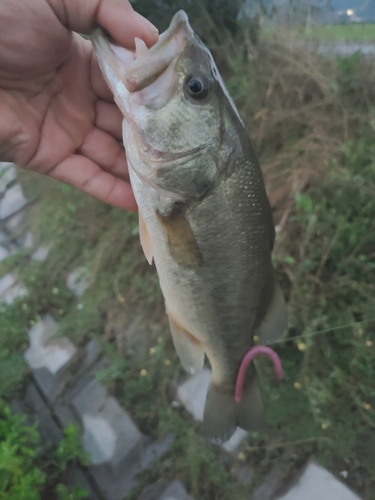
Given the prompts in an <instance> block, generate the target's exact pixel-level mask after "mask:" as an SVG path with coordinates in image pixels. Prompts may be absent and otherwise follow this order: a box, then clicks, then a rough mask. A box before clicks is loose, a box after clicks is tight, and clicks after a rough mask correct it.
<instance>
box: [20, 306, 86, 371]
mask: <svg viewBox="0 0 375 500" xmlns="http://www.w3.org/2000/svg"><path fill="white" fill-rule="evenodd" d="M56 331H57V323H56V322H55V321H54V319H53V318H52V316H50V315H46V316H45V317H44V318H43V319H42V320H40V321H38V323H36V324H35V325H34V326H33V327H32V328H31V330H30V331H29V339H30V347H29V348H28V349H27V350H26V352H25V354H24V357H25V360H26V362H27V364H28V365H29V366H30V368H31V369H33V370H36V369H38V368H46V369H47V370H48V371H49V372H50V373H51V374H56V373H57V372H58V371H59V370H60V369H61V368H62V367H63V366H65V365H66V364H67V363H68V362H69V361H70V360H71V359H72V357H73V356H74V354H75V353H76V350H77V349H76V347H75V346H74V345H73V344H72V342H71V341H70V340H69V339H68V338H66V337H62V338H58V337H55V338H53V336H54V334H55V333H56Z"/></svg>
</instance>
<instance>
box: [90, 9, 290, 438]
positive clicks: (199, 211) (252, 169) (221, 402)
mask: <svg viewBox="0 0 375 500" xmlns="http://www.w3.org/2000/svg"><path fill="white" fill-rule="evenodd" d="M92 41H93V43H94V47H95V51H96V54H97V57H98V60H99V64H100V66H101V69H102V72H103V74H104V76H105V78H106V80H107V82H108V84H109V86H110V88H111V89H112V91H113V94H114V97H115V101H116V103H117V105H118V106H119V108H120V110H121V111H122V113H123V115H124V122H123V142H124V146H125V149H126V155H127V159H128V165H129V174H130V180H131V184H132V187H133V190H134V194H135V198H136V200H137V203H138V207H139V228H140V238H141V243H142V247H143V249H144V253H145V255H146V257H147V259H148V261H149V262H150V263H151V262H152V260H154V261H155V266H156V269H157V272H158V275H159V280H160V286H161V289H162V292H163V295H164V298H165V305H166V311H167V314H168V317H169V323H170V329H171V332H172V337H173V342H174V345H175V348H176V351H177V354H178V356H179V357H180V360H181V363H182V364H183V366H184V367H185V369H186V370H187V371H188V372H189V373H191V374H194V373H197V372H199V371H200V370H202V368H203V364H204V359H205V355H206V356H207V358H208V360H209V362H210V364H211V368H212V381H211V386H210V389H209V392H208V395H207V401H206V407H205V411H204V421H203V425H202V431H203V433H204V434H206V435H207V436H209V437H214V438H220V439H227V438H228V437H229V436H230V434H231V433H232V432H233V431H234V430H235V428H236V426H237V425H238V426H240V427H242V428H243V429H247V430H251V431H253V430H258V429H259V428H261V427H262V424H263V422H264V417H263V403H262V398H261V394H260V389H259V386H258V380H257V373H256V370H255V367H254V366H249V368H248V370H247V372H246V376H245V380H244V389H243V396H242V399H241V402H236V401H235V398H234V392H235V385H236V378H237V373H238V370H239V366H240V364H241V360H242V358H243V357H244V355H245V353H246V352H247V351H248V350H249V349H250V348H251V347H253V345H254V336H257V337H255V338H258V339H259V342H260V343H262V344H267V343H270V342H272V341H274V340H276V339H277V338H279V337H280V336H281V335H282V334H283V333H284V331H285V329H286V327H287V314H286V307H285V303H284V299H283V295H282V293H281V291H280V288H279V286H278V285H277V283H276V281H275V276H274V270H273V266H272V261H271V252H272V247H273V242H274V225H273V221H272V214H271V209H270V205H269V202H268V199H267V195H266V192H265V188H264V183H263V178H262V173H261V170H260V167H259V164H258V161H257V158H256V155H255V153H254V150H253V147H252V144H251V141H250V137H249V135H248V133H247V131H246V129H245V127H244V124H243V122H242V120H241V118H240V116H239V113H238V111H237V109H236V107H235V105H234V103H233V102H232V100H231V98H230V96H229V95H228V93H227V91H226V89H225V86H224V84H223V82H222V80H221V77H220V75H219V72H218V70H217V68H216V65H215V63H214V61H213V58H212V56H211V54H210V52H209V50H208V49H207V48H206V47H205V45H204V44H203V43H202V41H201V40H200V39H199V38H198V36H197V35H196V34H195V33H194V31H193V30H192V28H191V27H190V25H189V22H188V18H187V16H186V14H185V13H184V12H183V11H180V12H178V13H177V14H176V15H175V16H174V18H173V20H172V22H171V25H170V27H169V28H168V30H167V31H166V32H164V33H163V34H162V35H161V36H160V38H159V41H158V42H157V43H156V45H154V46H153V47H151V48H150V49H148V48H147V47H146V45H145V44H144V42H142V41H141V40H138V39H136V40H135V42H136V50H135V51H128V50H125V49H124V48H121V47H118V46H115V45H113V44H111V43H110V41H109V40H108V38H107V37H106V36H105V34H104V33H103V32H102V31H101V30H100V29H97V30H96V31H95V32H94V33H93V35H92Z"/></svg>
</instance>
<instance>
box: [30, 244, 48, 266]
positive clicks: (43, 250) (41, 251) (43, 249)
mask: <svg viewBox="0 0 375 500" xmlns="http://www.w3.org/2000/svg"><path fill="white" fill-rule="evenodd" d="M50 249H51V245H42V246H40V247H39V248H37V249H36V250H35V252H33V253H32V255H31V258H32V259H33V260H36V261H38V262H44V261H45V260H46V258H47V256H48V252H49V251H50Z"/></svg>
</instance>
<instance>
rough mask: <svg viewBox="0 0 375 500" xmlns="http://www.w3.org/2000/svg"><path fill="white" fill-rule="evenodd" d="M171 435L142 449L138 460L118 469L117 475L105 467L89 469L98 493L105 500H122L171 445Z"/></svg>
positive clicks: (97, 466) (98, 466)
mask: <svg viewBox="0 0 375 500" xmlns="http://www.w3.org/2000/svg"><path fill="white" fill-rule="evenodd" d="M172 441H173V435H172V434H169V435H167V436H166V437H165V438H164V439H162V440H160V441H157V442H154V443H151V444H150V445H149V446H146V447H143V449H142V450H141V453H140V456H139V459H138V460H137V461H133V463H132V464H131V465H130V466H123V467H121V468H119V470H118V471H117V474H113V471H111V470H109V469H108V467H106V466H105V465H96V466H92V467H90V471H91V472H92V477H93V478H94V480H95V482H96V484H97V486H98V488H99V491H100V492H101V494H102V495H103V497H104V498H105V499H106V500H123V499H124V498H126V495H127V494H128V493H129V492H130V491H131V490H132V488H134V486H135V485H136V481H137V476H138V475H139V474H140V473H141V472H143V471H145V470H147V469H148V468H150V466H151V465H152V463H153V462H154V461H155V460H157V459H159V458H160V457H161V456H162V455H163V453H165V452H166V450H167V449H168V448H169V446H170V445H171V444H172Z"/></svg>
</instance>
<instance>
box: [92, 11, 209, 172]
mask: <svg viewBox="0 0 375 500" xmlns="http://www.w3.org/2000/svg"><path fill="white" fill-rule="evenodd" d="M195 39H196V36H195V33H194V31H193V30H192V28H191V26H190V24H189V20H188V17H187V15H186V13H185V12H184V11H183V10H180V11H179V12H177V13H176V14H175V15H174V17H173V18H172V21H171V23H170V26H169V28H168V29H167V30H166V31H165V32H164V33H162V34H161V35H160V37H159V39H158V41H157V42H156V44H155V45H153V46H152V47H151V48H147V46H146V44H145V42H144V41H143V40H141V39H139V38H135V40H134V41H135V50H129V49H125V48H124V47H121V46H119V45H116V44H115V43H114V42H113V40H111V38H110V36H109V35H108V34H107V33H106V32H105V31H104V30H103V29H102V28H100V27H97V28H95V29H94V31H93V32H92V33H91V41H92V43H93V45H94V49H95V52H96V55H97V59H98V62H99V65H100V68H101V70H102V73H103V75H104V77H105V79H106V81H107V83H108V85H109V87H110V88H111V90H112V92H113V94H114V98H115V101H116V103H117V105H118V106H119V108H120V110H121V111H122V113H123V115H124V118H125V121H126V122H127V123H128V126H127V127H125V129H126V130H128V132H130V133H131V139H132V141H131V142H132V143H133V144H137V149H138V154H139V156H140V157H141V158H142V159H143V160H146V161H148V162H152V164H153V165H154V168H157V166H158V165H160V164H161V163H163V164H168V163H169V162H173V161H175V160H180V161H182V162H183V161H184V158H186V156H190V155H194V154H197V153H198V152H199V151H200V149H201V148H194V149H192V150H189V151H184V152H183V153H170V152H166V151H159V150H157V149H155V148H153V147H152V146H151V145H150V144H148V142H147V140H146V139H145V137H143V135H142V133H141V132H140V131H139V130H138V127H137V124H136V123H135V122H134V119H133V117H132V109H131V107H132V105H133V104H143V105H146V106H150V107H154V108H155V106H157V101H158V99H161V100H162V101H164V102H165V100H167V99H168V98H169V97H171V95H172V94H173V93H174V92H175V91H176V84H177V79H176V78H175V74H176V72H175V67H176V63H177V60H178V58H179V56H180V55H181V54H182V52H183V51H184V50H185V48H186V46H187V44H188V43H189V42H191V41H193V40H195ZM160 96H161V98H160ZM162 104H163V102H162V103H161V105H162ZM125 129H124V128H123V132H124V130H125Z"/></svg>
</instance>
